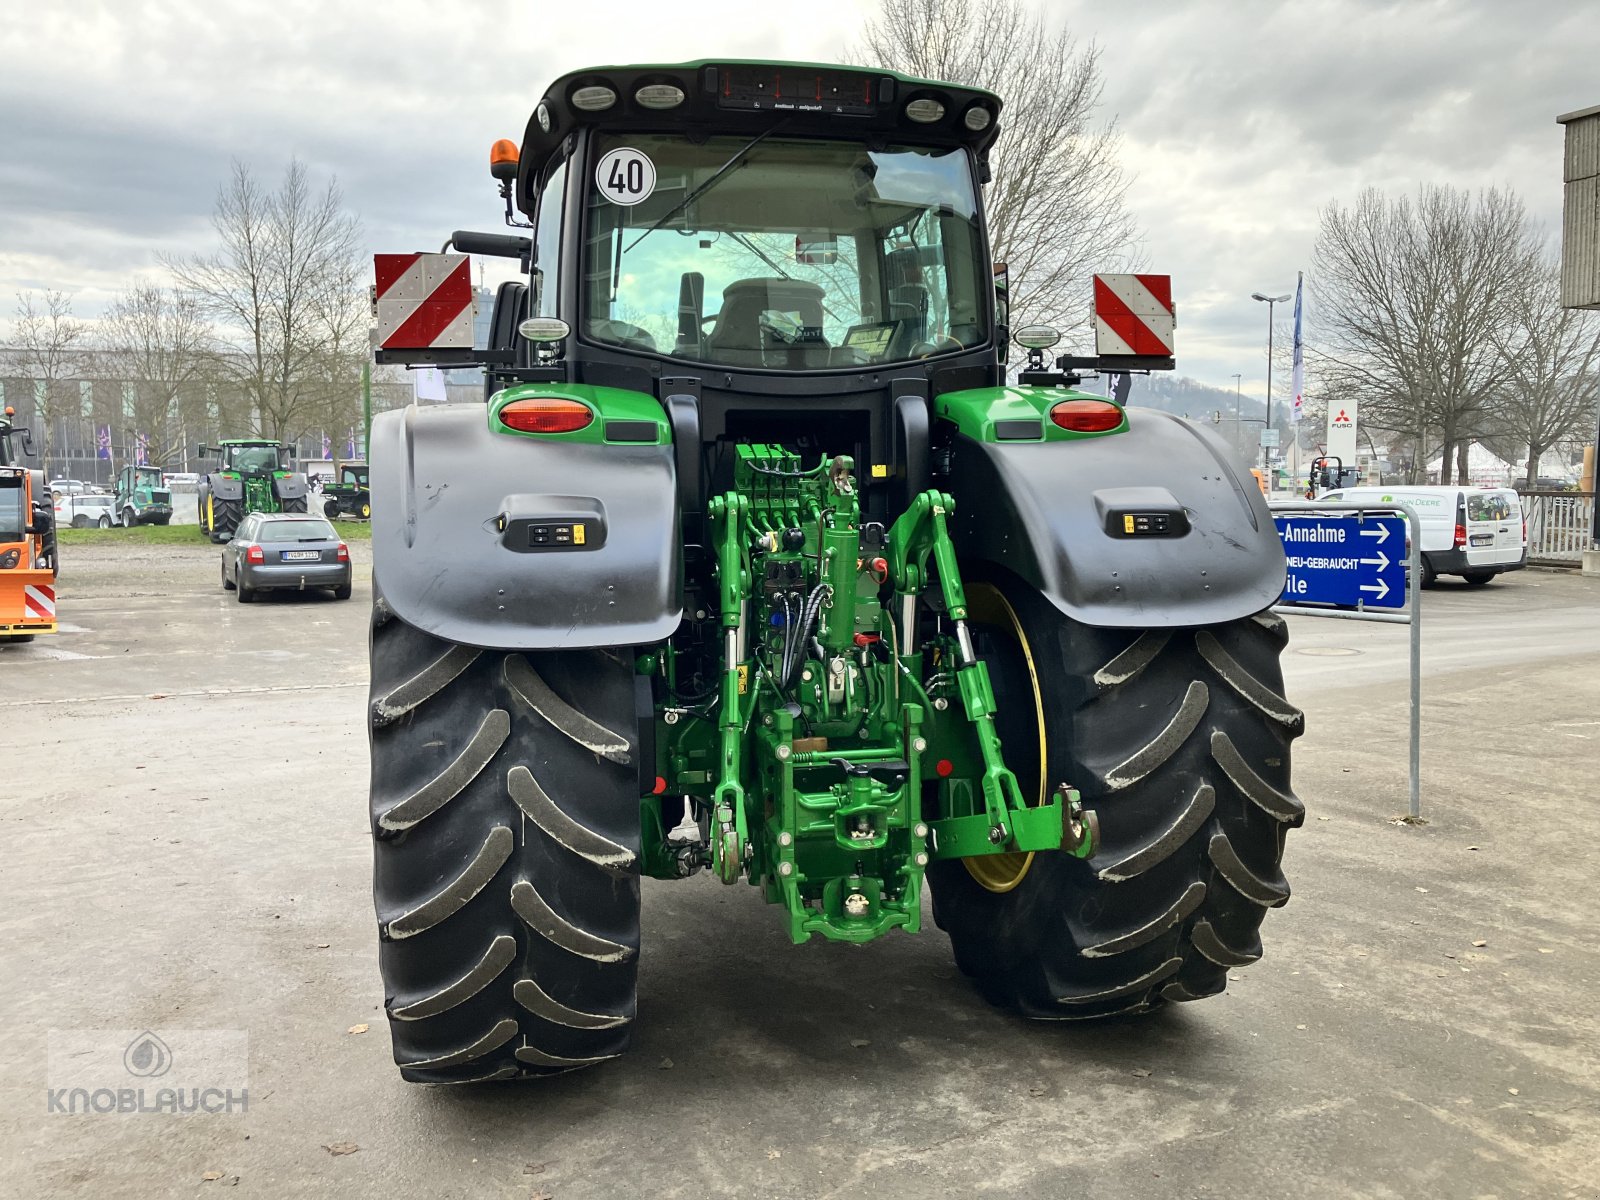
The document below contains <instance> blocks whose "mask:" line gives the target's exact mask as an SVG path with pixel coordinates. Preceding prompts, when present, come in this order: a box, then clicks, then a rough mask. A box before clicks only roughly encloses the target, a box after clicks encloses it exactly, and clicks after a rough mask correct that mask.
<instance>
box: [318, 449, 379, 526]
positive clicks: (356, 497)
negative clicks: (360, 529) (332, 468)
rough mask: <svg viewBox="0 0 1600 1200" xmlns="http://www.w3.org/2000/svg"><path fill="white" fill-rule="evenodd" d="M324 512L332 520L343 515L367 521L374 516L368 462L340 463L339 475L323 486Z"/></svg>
mask: <svg viewBox="0 0 1600 1200" xmlns="http://www.w3.org/2000/svg"><path fill="white" fill-rule="evenodd" d="M322 513H323V516H325V517H327V518H328V520H330V521H336V520H338V519H339V518H340V517H341V516H350V517H355V518H357V519H358V520H362V521H366V520H370V519H371V517H372V493H371V492H369V491H368V490H367V464H366V463H364V462H354V461H352V462H345V463H340V464H339V473H338V477H337V478H336V479H335V480H334V481H333V482H332V483H328V484H324V485H323V488H322Z"/></svg>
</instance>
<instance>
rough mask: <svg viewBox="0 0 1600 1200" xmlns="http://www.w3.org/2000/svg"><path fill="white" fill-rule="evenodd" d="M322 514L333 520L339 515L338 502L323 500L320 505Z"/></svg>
mask: <svg viewBox="0 0 1600 1200" xmlns="http://www.w3.org/2000/svg"><path fill="white" fill-rule="evenodd" d="M322 515H323V516H325V517H327V518H328V520H330V521H332V520H335V519H336V518H337V517H338V516H339V502H338V501H337V500H327V501H324V502H323V505H322Z"/></svg>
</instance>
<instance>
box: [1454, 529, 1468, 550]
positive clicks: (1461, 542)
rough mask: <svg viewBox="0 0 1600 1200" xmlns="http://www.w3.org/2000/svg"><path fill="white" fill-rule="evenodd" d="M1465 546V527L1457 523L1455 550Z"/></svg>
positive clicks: (1462, 548)
mask: <svg viewBox="0 0 1600 1200" xmlns="http://www.w3.org/2000/svg"><path fill="white" fill-rule="evenodd" d="M1466 548H1467V527H1466V526H1465V525H1457V526H1456V549H1457V550H1465V549H1466Z"/></svg>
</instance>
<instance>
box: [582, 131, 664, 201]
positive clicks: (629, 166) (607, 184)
mask: <svg viewBox="0 0 1600 1200" xmlns="http://www.w3.org/2000/svg"><path fill="white" fill-rule="evenodd" d="M594 184H595V186H596V187H597V188H599V189H600V194H601V195H602V196H604V197H605V198H606V199H607V200H609V201H611V203H613V204H621V205H624V206H631V205H634V204H638V203H639V202H640V201H641V200H645V199H648V198H649V196H650V193H651V192H653V191H655V190H656V165H655V163H653V162H651V161H650V156H649V155H648V154H646V153H645V152H644V151H643V150H635V149H634V148H633V147H632V146H619V147H617V148H616V149H615V150H611V151H608V152H607V153H606V154H605V155H604V156H603V157H602V158H601V159H600V165H599V166H597V167H595V169H594Z"/></svg>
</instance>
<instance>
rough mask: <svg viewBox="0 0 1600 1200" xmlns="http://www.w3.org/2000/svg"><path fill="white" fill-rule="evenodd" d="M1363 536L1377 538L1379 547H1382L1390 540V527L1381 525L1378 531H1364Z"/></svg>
mask: <svg viewBox="0 0 1600 1200" xmlns="http://www.w3.org/2000/svg"><path fill="white" fill-rule="evenodd" d="M1361 536H1362V537H1375V538H1377V539H1378V545H1380V546H1381V545H1383V544H1384V543H1385V542H1387V541H1388V540H1389V527H1388V526H1387V525H1379V526H1378V527H1377V528H1376V529H1363V530H1362V531H1361Z"/></svg>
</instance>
